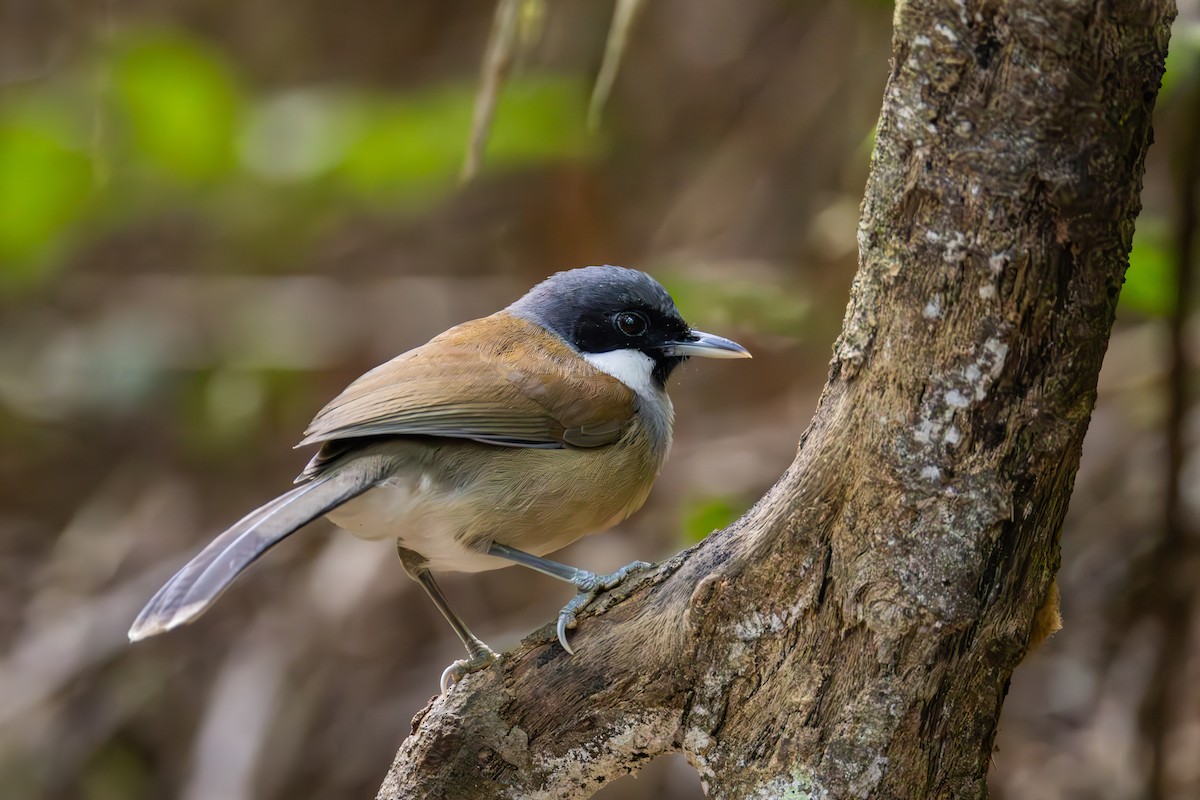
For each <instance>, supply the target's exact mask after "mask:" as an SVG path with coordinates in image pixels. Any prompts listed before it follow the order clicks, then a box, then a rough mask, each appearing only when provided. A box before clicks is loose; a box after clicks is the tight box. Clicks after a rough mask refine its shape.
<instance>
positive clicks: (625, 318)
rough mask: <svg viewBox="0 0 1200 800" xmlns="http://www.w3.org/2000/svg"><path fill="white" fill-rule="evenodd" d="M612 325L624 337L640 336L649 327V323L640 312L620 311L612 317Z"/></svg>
mask: <svg viewBox="0 0 1200 800" xmlns="http://www.w3.org/2000/svg"><path fill="white" fill-rule="evenodd" d="M613 325H615V326H616V328H617V330H619V331H620V332H621V333H623V334H625V335H626V336H641V335H642V334H643V333H645V332H646V328H648V327H649V326H650V321H649V320H647V319H646V315H645V314H643V313H641V312H640V311H622V312H620V313H619V314H617V315H616V316H615V317H613Z"/></svg>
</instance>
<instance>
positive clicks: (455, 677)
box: [442, 649, 497, 694]
mask: <svg viewBox="0 0 1200 800" xmlns="http://www.w3.org/2000/svg"><path fill="white" fill-rule="evenodd" d="M496 658H497V656H496V654H495V652H493V651H492V650H491V649H488V650H487V651H486V652H479V653H476V654H474V655H472V656H470V657H469V658H460V659H459V660H458V661H455V662H454V663H453V664H451V665H450V666H448V667H446V669H445V670H444V671H443V672H442V694H445V693H446V692H448V691H450V687H451V686H454V685H455V684H457V683H458V682H459V681H461V680H462V679H463V678H465V677H467V676H468V675H470V674H471V673H472V672H479V670H481V669H486V668H487V667H488V666H490V665H491V664H492V662H494V661H495V660H496Z"/></svg>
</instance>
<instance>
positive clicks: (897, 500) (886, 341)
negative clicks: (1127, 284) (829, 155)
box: [379, 0, 1174, 800]
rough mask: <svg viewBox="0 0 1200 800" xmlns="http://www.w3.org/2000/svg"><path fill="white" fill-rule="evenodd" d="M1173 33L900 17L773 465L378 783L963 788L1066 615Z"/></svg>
mask: <svg viewBox="0 0 1200 800" xmlns="http://www.w3.org/2000/svg"><path fill="white" fill-rule="evenodd" d="M1173 16H1174V7H1173V4H1172V3H1171V2H1170V0H1108V2H1098V3H1087V2H1069V1H1068V0H1013V2H997V1H995V0H993V1H991V2H987V1H983V2H981V1H980V0H965V1H964V0H957V1H954V0H908V2H902V3H900V4H898V6H897V9H896V18H895V24H896V30H895V38H894V42H893V61H892V72H891V77H890V79H889V81H888V85H887V90H886V93H885V97H884V105H883V111H882V115H881V117H880V123H879V134H878V141H877V144H876V148H875V153H874V156H873V158H872V164H871V176H870V180H869V183H868V186H867V194H866V199H865V201H864V203H863V211H862V222H861V224H860V226H859V245H860V251H861V255H860V268H859V271H858V275H857V277H856V278H855V281H854V287H853V290H852V293H851V298H850V304H849V307H848V309H847V311H846V317H845V325H844V329H843V331H842V335H841V337H840V338H839V339H838V341H837V343H836V345H835V347H834V357H833V361H832V365H831V369H830V376H829V382H828V384H827V386H826V388H825V391H824V394H823V395H822V397H821V401H820V405H819V407H818V409H817V413H816V416H815V418H814V420H813V422H812V424H811V426H810V427H809V429H808V431H807V432H806V433H805V434H804V437H803V439H802V440H801V443H800V449H799V452H798V454H797V457H796V460H795V462H794V463H793V464H792V465H791V467H790V468H789V469H788V471H787V473H786V474H784V475H783V477H782V478H781V479H780V480H779V482H778V483H777V484H776V485H775V487H774V488H772V489H771V490H770V491H769V492H768V493H767V495H766V496H765V497H763V499H762V500H761V501H759V503H758V504H757V505H755V507H754V508H753V509H751V510H750V511H749V512H748V513H747V514H746V516H745V517H744V518H742V519H741V520H739V521H738V522H737V523H735V524H734V525H732V526H730V527H729V528H728V529H726V530H723V531H720V532H717V533H714V534H713V535H712V536H710V537H709V538H708V539H707V540H705V541H704V542H702V543H701V544H699V545H697V546H696V547H693V548H691V549H690V550H688V551H686V552H684V553H681V554H679V555H678V556H676V557H675V558H673V559H671V560H670V561H668V562H666V563H664V564H663V565H662V566H661V568H660V569H659V570H658V571H657V572H656V573H652V574H651V575H650V576H649V577H646V578H644V579H642V580H641V581H639V582H636V583H634V584H632V585H631V586H629V587H627V588H623V589H621V590H618V591H617V592H615V593H613V594H612V595H611V596H609V597H608V598H606V599H607V600H608V602H607V606H608V608H607V610H606V612H605V613H604V615H603V616H602V617H596V616H593V615H591V614H589V615H587V616H585V618H584V619H583V620H581V623H580V627H579V629H578V630H577V632H576V633H575V635H574V637H575V638H574V642H575V646H576V651H577V655H575V656H574V657H571V656H568V655H567V654H566V653H564V652H563V650H562V649H561V648H560V647H559V646H558V645H557V644H556V643H555V642H554V637H553V634H552V633H551V631H550V630H549V628H547V629H544V630H542V631H539V632H537V633H535V634H534V635H532V636H531V637H529V638H528V639H527V640H526V641H525V642H524V643H523V644H522V645H521V647H520V648H518V649H517V650H516V651H515V652H512V653H509V654H507V655H505V656H504V657H503V658H502V659H501V660H500V662H499V664H498V665H497V666H496V668H494V669H491V670H488V671H485V672H483V673H480V674H477V675H473V676H471V677H469V678H468V679H467V680H465V681H464V682H463V683H462V684H461V685H460V686H458V687H457V688H455V689H454V690H453V691H451V692H450V693H449V694H448V695H447V696H445V697H442V698H440V699H437V700H435V701H434V702H433V703H432V704H431V705H430V706H429V707H428V708H427V709H426V710H425V711H424V712H423V713H422V715H421V716H420V717H418V720H417V722H416V726H415V729H414V733H413V735H412V736H411V737H410V738H409V739H408V740H407V741H405V743H404V744H403V746H402V747H401V749H400V752H399V753H398V755H397V757H396V761H395V763H394V764H393V766H392V769H391V771H390V774H389V775H388V778H387V780H386V782H385V783H384V786H383V788H382V789H381V791H380V795H379V796H380V797H381V798H416V797H428V798H441V797H453V798H457V799H459V800H468V799H469V798H494V797H526V798H585V797H589V796H590V795H591V794H592V793H593V792H594V791H595V790H596V789H598V788H599V787H600V786H601V785H603V784H604V783H606V782H607V781H609V780H611V779H613V778H616V777H618V776H620V775H622V774H625V773H628V772H632V771H635V770H637V769H638V768H639V766H640V764H642V763H643V762H645V761H647V760H649V759H651V758H654V757H656V756H659V755H662V754H664V753H668V752H672V751H682V752H684V753H685V754H686V755H687V757H688V759H689V760H690V761H691V763H692V764H694V765H695V766H696V768H697V769H698V770H699V771H700V774H701V777H702V779H703V781H704V785H705V787H706V791H707V792H708V795H709V796H710V797H714V798H781V797H797V798H799V797H814V798H816V797H830V798H832V797H947V798H963V797H983V796H985V795H986V774H987V769H988V764H989V760H990V754H991V747H992V740H993V736H994V734H995V729H996V721H997V718H998V716H999V714H1000V707H1001V703H1002V701H1003V699H1004V694H1005V690H1006V688H1007V686H1008V681H1009V677H1010V675H1011V674H1012V670H1013V669H1014V667H1016V665H1017V664H1018V662H1020V660H1021V658H1022V657H1023V655H1024V654H1025V652H1026V651H1027V649H1028V648H1029V646H1030V644H1031V637H1033V636H1035V628H1046V627H1048V626H1052V625H1053V622H1054V620H1055V618H1056V612H1055V610H1054V608H1053V601H1054V600H1055V599H1056V593H1055V592H1054V591H1053V581H1054V574H1055V571H1056V569H1057V566H1058V558H1059V556H1058V531H1059V526H1060V525H1061V523H1062V520H1063V515H1064V513H1065V511H1066V506H1067V499H1068V498H1069V497H1070V494H1071V488H1072V483H1073V480H1074V476H1075V471H1076V468H1077V466H1078V462H1079V452H1080V445H1081V443H1082V441H1083V436H1084V433H1085V431H1086V430H1087V424H1088V419H1089V416H1090V414H1091V410H1092V405H1093V402H1094V400H1095V394H1096V378H1097V374H1098V372H1099V369H1100V362H1101V360H1102V358H1103V356H1104V351H1105V348H1106V346H1107V342H1108V335H1109V330H1110V328H1111V325H1112V321H1113V313H1114V309H1115V307H1116V303H1117V297H1118V294H1119V291H1120V287H1121V283H1122V280H1123V274H1124V271H1125V268H1126V264H1127V258H1126V257H1127V254H1128V251H1129V247H1130V242H1131V240H1132V237H1133V221H1134V218H1135V217H1136V215H1137V212H1138V210H1139V201H1138V193H1139V190H1140V188H1141V176H1142V167H1143V158H1144V156H1145V153H1146V148H1147V146H1148V145H1149V143H1150V140H1151V131H1150V113H1151V109H1152V107H1153V104H1154V98H1155V95H1156V93H1157V90H1158V86H1159V78H1160V77H1161V75H1162V70H1163V60H1164V57H1165V55H1166V49H1167V40H1168V35H1169V26H1170V22H1171V20H1172V18H1173ZM797 191H802V189H801V188H799V187H798V188H797ZM1048 599H1050V601H1051V602H1050V603H1049V604H1047V602H1046V601H1047V600H1048ZM1047 605H1049V606H1050V607H1049V608H1048V609H1044V610H1043V611H1042V612H1041V614H1039V609H1042V608H1043V606H1047ZM1035 621H1036V622H1035ZM1037 635H1040V634H1037Z"/></svg>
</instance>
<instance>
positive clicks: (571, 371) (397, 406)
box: [300, 311, 635, 448]
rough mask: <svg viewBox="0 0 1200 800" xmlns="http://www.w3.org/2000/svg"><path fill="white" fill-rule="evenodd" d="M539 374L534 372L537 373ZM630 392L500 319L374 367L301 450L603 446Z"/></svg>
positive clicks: (317, 423) (463, 328) (630, 401)
mask: <svg viewBox="0 0 1200 800" xmlns="http://www.w3.org/2000/svg"><path fill="white" fill-rule="evenodd" d="M535 365H536V366H535ZM634 412H635V405H634V393H633V392H632V391H631V390H630V389H629V387H627V386H626V385H625V384H623V383H621V382H620V381H619V380H617V379H616V378H613V377H612V376H610V375H607V374H606V373H603V372H600V371H599V370H597V369H595V368H594V367H592V366H591V365H590V364H588V363H587V362H586V361H584V360H583V359H581V358H580V357H579V356H578V355H576V354H575V353H574V352H573V351H572V350H571V349H570V348H569V347H567V345H566V344H564V343H563V342H561V341H559V340H558V339H557V338H556V337H552V336H550V335H549V334H547V333H546V331H545V330H543V329H542V328H540V327H538V326H536V325H534V324H533V323H531V322H527V321H525V320H522V319H519V318H517V317H513V316H512V315H510V314H508V313H506V312H503V311H502V312H499V313H497V314H493V315H492V316H490V317H485V318H484V319H479V320H474V321H472V322H467V323H464V324H462V325H459V326H457V327H455V328H451V329H450V330H448V331H446V332H445V333H443V334H442V335H440V336H438V337H437V338H435V339H433V340H431V341H430V342H429V343H428V344H426V345H423V346H421V347H418V348H416V349H415V350H410V351H408V352H407V353H404V354H403V355H400V356H397V357H396V358H394V359H392V360H391V361H389V362H387V363H386V364H383V365H381V366H378V367H376V368H375V369H373V370H371V371H370V372H368V373H367V374H365V375H363V376H362V377H361V378H359V379H358V380H356V381H355V382H354V383H352V384H350V385H349V386H348V387H347V388H346V390H345V391H343V392H342V393H341V394H340V395H338V396H337V397H336V398H334V399H333V401H332V402H330V403H329V405H327V406H325V408H323V409H321V411H320V413H318V414H317V416H316V418H315V419H314V420H313V421H312V424H311V425H309V426H308V430H306V431H305V432H304V433H305V438H304V440H303V441H302V442H300V445H306V444H314V443H317V442H328V441H331V440H334V439H345V438H355V437H362V436H382V435H400V436H405V435H407V436H417V435H419V436H445V437H450V438H461V439H473V440H475V441H478V442H484V443H487V444H496V445H504V446H508V447H546V448H562V447H599V446H601V445H605V444H609V443H611V442H613V441H615V440H616V439H617V438H618V437H619V436H620V435H621V433H622V432H623V431H624V430H625V428H626V426H627V425H628V424H629V423H630V421H631V420H632V419H633V415H634Z"/></svg>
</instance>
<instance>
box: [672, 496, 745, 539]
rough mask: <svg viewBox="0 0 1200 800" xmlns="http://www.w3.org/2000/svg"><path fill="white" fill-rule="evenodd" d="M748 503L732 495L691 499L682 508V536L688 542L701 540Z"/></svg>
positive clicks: (724, 523)
mask: <svg viewBox="0 0 1200 800" xmlns="http://www.w3.org/2000/svg"><path fill="white" fill-rule="evenodd" d="M747 508H749V504H748V503H746V502H744V501H742V500H740V499H738V498H734V497H707V498H703V499H699V500H693V501H691V502H689V503H688V504H687V507H686V508H684V510H683V515H682V516H683V538H684V540H685V541H686V542H687V543H688V544H695V543H696V542H699V541H702V540H703V539H704V538H705V537H707V536H708V535H709V534H710V533H712V532H713V531H716V530H720V529H722V528H724V527H726V526H728V525H730V524H732V523H733V521H734V520H736V519H737V518H738V517H740V516H741V515H742V514H743V513H744V512H745V511H746V509H747Z"/></svg>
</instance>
